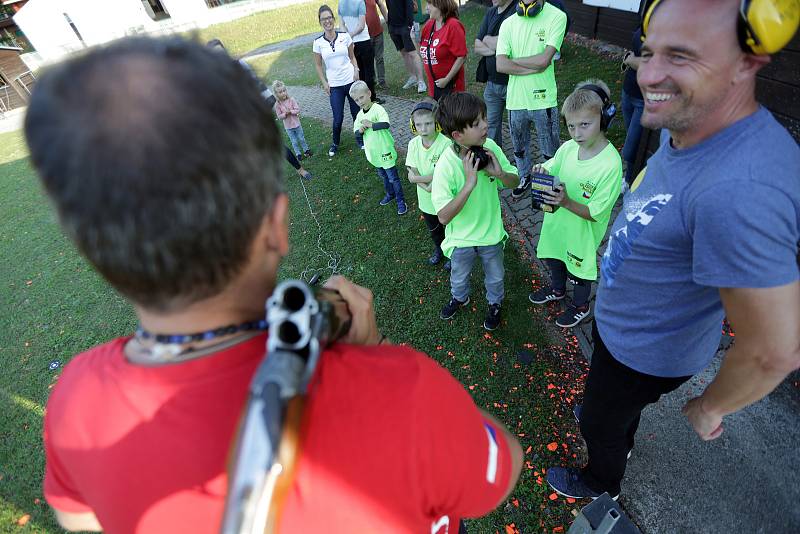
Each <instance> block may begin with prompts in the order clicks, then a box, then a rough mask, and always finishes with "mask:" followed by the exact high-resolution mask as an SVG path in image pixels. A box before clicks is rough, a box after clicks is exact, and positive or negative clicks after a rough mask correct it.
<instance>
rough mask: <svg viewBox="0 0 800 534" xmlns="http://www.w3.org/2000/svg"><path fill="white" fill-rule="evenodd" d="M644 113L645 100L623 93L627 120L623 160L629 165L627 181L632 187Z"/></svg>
mask: <svg viewBox="0 0 800 534" xmlns="http://www.w3.org/2000/svg"><path fill="white" fill-rule="evenodd" d="M642 111H644V100H642V99H641V98H634V97H632V96H630V95H629V94H628V93H626V92H625V91H624V90H623V91H622V117H623V118H624V119H625V131H626V132H627V133H626V134H625V146H623V147H622V159H624V160H625V163H626V164H627V170H626V171H625V181H626V182H628V185H630V183H631V181H632V180H633V176H632V174H633V165H634V163H635V162H636V153H637V152H638V151H639V139H641V137H642V123H641V118H642Z"/></svg>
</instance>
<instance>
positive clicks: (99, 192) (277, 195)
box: [25, 38, 522, 534]
mask: <svg viewBox="0 0 800 534" xmlns="http://www.w3.org/2000/svg"><path fill="white" fill-rule="evenodd" d="M153 94H158V95H159V98H155V99H154V98H152V95H153ZM220 102H224V103H225V105H224V106H221V105H219V103H220ZM76 122H77V123H79V124H81V128H80V131H78V132H76V130H75V129H74V125H75V124H76ZM25 133H26V136H27V140H28V145H29V147H30V152H31V159H32V161H33V163H34V165H35V167H36V169H37V171H38V173H39V175H40V176H41V179H42V181H43V184H44V186H45V189H46V190H47V192H48V194H49V195H50V197H51V199H52V200H53V202H54V204H55V206H56V208H57V210H58V213H59V216H60V218H61V221H62V223H63V225H64V228H65V230H66V231H67V233H68V234H69V235H70V237H71V238H72V239H73V240H74V241H75V242H76V245H77V246H78V248H79V249H80V250H81V252H82V253H83V254H84V255H85V256H86V257H87V259H88V260H89V261H90V262H91V263H92V265H93V266H94V267H95V268H96V269H97V271H98V272H99V273H100V274H101V275H102V276H104V277H105V278H106V279H107V280H108V281H109V282H110V283H111V284H112V285H113V286H114V287H115V288H116V289H117V290H118V291H120V292H121V293H122V294H123V295H125V296H126V297H127V298H128V299H130V301H131V302H132V303H133V305H134V308H135V310H136V314H137V317H138V318H139V321H140V328H139V329H138V330H137V333H136V334H135V335H134V336H130V337H124V338H119V339H115V340H112V341H110V342H108V343H105V344H103V345H100V346H98V347H95V348H93V349H90V350H89V351H87V352H85V353H83V354H81V355H78V356H77V357H75V358H74V359H73V360H72V361H71V362H70V363H69V364H68V365H67V366H66V368H65V369H64V372H63V373H62V375H61V377H60V379H59V381H58V384H57V385H56V387H55V388H54V390H53V392H52V395H51V397H50V399H49V401H48V405H47V415H46V417H45V422H44V445H45V452H46V464H47V466H46V472H45V480H44V494H45V498H46V499H47V501H48V503H49V504H50V505H51V506H52V507H53V509H54V510H55V513H56V517H57V519H58V521H59V523H60V524H61V525H62V526H63V527H64V528H66V529H68V530H94V531H97V530H106V531H109V532H114V533H118V532H120V533H128V532H130V533H134V532H135V533H148V534H150V533H161V532H164V533H175V532H192V533H205V532H208V533H210V532H217V531H218V529H219V526H220V522H221V519H222V513H223V507H224V499H225V494H226V489H227V474H226V458H227V455H228V451H229V448H230V442H231V439H232V437H233V435H234V432H235V427H236V424H237V420H238V418H239V416H240V414H241V411H242V408H243V405H244V402H245V397H246V393H247V387H248V384H249V382H250V380H251V378H252V375H253V372H254V371H255V369H256V367H257V365H258V364H259V362H260V361H261V360H262V358H263V355H264V345H265V337H266V335H265V333H264V332H263V328H264V325H263V324H261V323H259V322H258V319H259V317H263V313H264V312H263V309H264V302H265V301H266V299H267V297H268V296H269V295H270V293H271V292H272V289H273V287H274V285H275V281H276V273H277V271H278V268H279V265H280V262H281V258H282V257H283V256H284V255H285V254H286V253H287V251H288V246H289V243H288V220H287V217H288V199H287V197H286V195H285V194H283V193H282V191H283V186H282V178H281V176H282V173H281V142H280V135H279V133H278V130H277V128H276V126H275V123H274V119H273V118H272V110H271V109H269V106H267V105H266V104H265V102H264V100H263V98H262V97H261V95H260V94H259V91H258V88H257V86H256V84H255V82H254V81H253V79H252V77H251V76H250V74H249V73H248V72H247V71H246V70H245V69H243V68H242V67H241V65H239V64H238V63H237V62H235V61H232V60H231V59H230V58H229V57H228V56H226V55H225V54H224V53H222V52H215V51H212V50H209V49H206V48H204V47H202V46H200V45H199V44H195V43H190V42H186V41H183V40H180V39H177V38H170V39H149V38H131V39H125V40H121V41H117V42H116V43H113V44H111V45H109V46H107V47H105V48H103V49H95V50H93V51H91V52H89V53H87V54H85V55H82V56H80V57H77V58H75V59H71V60H69V61H66V62H64V63H61V64H59V65H57V66H55V67H52V68H51V69H50V70H48V71H47V73H45V74H44V75H43V76H42V77H41V78H40V79H39V81H38V82H37V86H36V89H35V90H34V92H33V95H32V97H31V102H30V105H29V108H28V114H27V117H26V125H25ZM329 285H330V287H333V288H334V289H337V290H338V291H339V292H340V293H341V295H342V297H343V298H344V299H345V300H346V301H347V303H348V306H349V308H350V311H351V313H352V316H353V323H352V327H351V329H350V331H349V333H348V335H347V337H346V338H345V339H344V340H343V342H342V343H337V344H335V345H333V346H332V347H331V348H330V349H329V350H326V351H325V353H324V354H323V355H322V357H321V359H320V363H319V365H318V367H317V369H316V372H315V375H314V377H313V380H312V382H311V386H310V394H309V397H308V399H307V402H306V406H305V410H304V412H303V421H302V424H301V435H302V449H301V455H300V458H299V460H298V463H297V466H296V472H295V476H294V479H293V483H292V486H291V487H290V490H289V492H288V495H287V497H286V500H285V501H284V506H283V509H282V514H281V522H280V525H279V531H280V532H281V533H294V532H297V533H307V532H326V533H333V534H336V533H350V532H390V533H411V532H433V533H436V534H442V533H447V532H450V533H455V532H456V531H457V530H458V524H459V520H460V518H461V517H475V516H479V515H482V514H485V513H487V512H489V511H491V510H492V509H493V508H495V507H496V506H497V505H498V504H500V503H502V502H503V501H504V500H505V499H506V498H507V496H508V495H509V493H510V492H511V490H512V489H513V487H514V484H515V483H516V480H517V477H518V475H519V472H520V469H521V463H522V451H521V449H520V447H519V444H518V442H517V441H516V440H515V439H514V438H513V437H512V436H511V435H510V434H509V433H508V431H507V430H506V429H505V428H504V427H503V425H502V424H500V423H498V422H497V421H496V420H495V419H493V418H492V417H491V416H489V415H488V414H486V413H484V412H482V411H481V410H479V409H478V408H477V407H476V406H475V405H474V403H473V402H472V400H471V399H470V397H469V395H468V394H467V393H466V392H465V390H464V389H463V388H462V387H461V385H460V384H459V383H458V382H456V381H455V380H454V379H453V377H452V376H451V375H450V374H449V373H448V372H447V371H445V370H444V369H443V368H442V367H440V366H439V365H438V364H436V362H434V361H433V360H431V359H430V358H428V357H427V356H425V355H424V354H420V353H418V352H416V351H414V350H412V349H410V348H406V347H396V346H392V345H390V344H388V343H386V342H385V340H384V338H383V337H382V336H381V335H380V333H379V331H378V327H377V325H376V322H375V314H374V309H373V306H372V294H371V292H370V291H369V290H368V289H365V288H362V287H359V286H357V285H355V284H353V283H351V282H349V281H347V280H345V279H343V278H340V277H338V278H334V279H332V280H331V281H330V282H329ZM229 325H230V326H229Z"/></svg>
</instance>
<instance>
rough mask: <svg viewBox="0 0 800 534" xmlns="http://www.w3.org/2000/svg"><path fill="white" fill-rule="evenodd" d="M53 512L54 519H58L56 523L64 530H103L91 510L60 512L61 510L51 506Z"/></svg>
mask: <svg viewBox="0 0 800 534" xmlns="http://www.w3.org/2000/svg"><path fill="white" fill-rule="evenodd" d="M53 513H55V515H56V521H58V524H59V525H61V528H63V529H64V530H69V531H70V532H81V531H83V532H85V531H89V532H102V531H103V527H102V526H100V522H99V521H98V520H97V517H95V515H94V513H93V512H84V513H78V514H76V513H73V512H62V511H61V510H57V509H55V508H53Z"/></svg>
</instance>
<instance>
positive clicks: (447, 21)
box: [419, 0, 467, 100]
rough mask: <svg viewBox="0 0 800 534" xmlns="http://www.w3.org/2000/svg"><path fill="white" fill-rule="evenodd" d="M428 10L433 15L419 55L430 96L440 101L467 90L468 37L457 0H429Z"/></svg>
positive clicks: (423, 31) (422, 39)
mask: <svg viewBox="0 0 800 534" xmlns="http://www.w3.org/2000/svg"><path fill="white" fill-rule="evenodd" d="M427 9H428V15H430V17H431V18H430V19H429V20H428V22H426V23H425V26H424V27H423V28H422V32H421V40H420V43H419V55H420V57H421V58H422V66H423V70H424V71H425V75H426V76H427V78H428V95H429V96H432V97H433V98H435V99H436V100H439V99H440V98H441V97H442V96H444V95H446V94H449V93H452V92H454V91H464V90H466V84H465V81H464V62H465V61H466V59H467V37H466V33H465V31H464V25H463V24H461V21H460V20H458V5H456V2H455V0H428V3H427Z"/></svg>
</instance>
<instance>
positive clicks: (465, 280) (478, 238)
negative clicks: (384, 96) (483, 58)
mask: <svg viewBox="0 0 800 534" xmlns="http://www.w3.org/2000/svg"><path fill="white" fill-rule="evenodd" d="M436 121H437V122H438V123H439V124H440V125H441V127H442V131H443V132H444V133H445V134H446V135H447V136H449V137H450V138H451V139H452V141H453V145H452V148H450V149H448V150H445V151H444V152H442V155H441V156H440V157H439V161H438V162H436V167H435V168H434V171H433V182H431V200H432V201H433V206H434V208H435V209H436V214H437V216H438V217H439V222H441V223H442V224H444V225H445V239H444V242H443V243H442V250H443V251H444V255H445V256H447V257H449V258H450V261H451V264H452V267H451V270H450V292H451V295H452V298H451V299H450V302H448V303H447V305H446V306H445V307H444V308H442V311H441V313H440V314H439V316H440V317H441V318H442V319H450V318H452V317H453V316H454V315H455V314H456V312H457V311H458V309H459V308H461V307H462V306H464V305H466V304H468V303H469V300H470V299H469V273H470V271H471V270H472V265H473V263H474V262H475V257H476V256H477V257H479V258H480V259H481V263H482V264H483V272H484V286H485V287H486V300H487V301H488V302H489V310H488V312H487V314H486V318H485V320H484V322H483V327H484V328H485V329H486V330H494V329H495V328H497V327H498V326H499V325H500V306H501V304H502V302H503V296H504V294H505V291H504V287H503V277H504V276H505V270H504V268H503V247H504V245H505V241H506V239H507V238H508V234H507V233H506V231H505V228H503V219H502V217H501V215H500V198H499V195H498V189H502V188H503V187H515V186H516V185H517V184H518V183H519V176H518V175H517V169H516V167H514V166H513V165H511V163H509V161H508V159H507V158H506V156H505V154H503V151H502V150H501V149H500V147H499V146H497V144H496V143H495V142H494V141H492V140H491V139H488V138H487V134H488V131H489V127H488V124H487V123H486V104H485V103H484V102H483V100H481V99H480V98H479V97H477V96H475V95H473V94H470V93H453V94H450V95H447V96H446V97H444V98H442V100H441V101H440V102H439V107H438V108H437V110H436ZM482 154H483V155H484V158H485V160H486V163H487V165H486V167H485V168H482V169H479V166H481V158H479V156H481V155H482Z"/></svg>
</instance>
